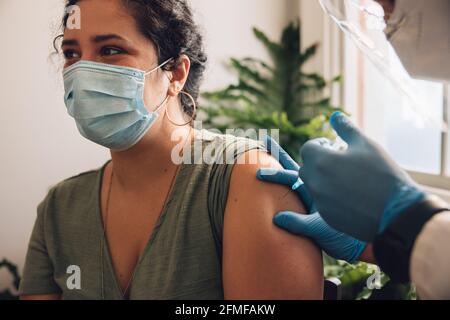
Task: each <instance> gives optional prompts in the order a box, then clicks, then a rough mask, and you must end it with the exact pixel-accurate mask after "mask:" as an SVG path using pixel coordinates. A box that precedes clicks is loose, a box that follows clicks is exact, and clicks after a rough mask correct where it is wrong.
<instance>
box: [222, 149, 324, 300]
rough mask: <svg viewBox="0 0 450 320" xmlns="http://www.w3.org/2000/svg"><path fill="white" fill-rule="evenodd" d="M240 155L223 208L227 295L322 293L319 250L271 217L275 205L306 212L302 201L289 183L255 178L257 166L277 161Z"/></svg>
mask: <svg viewBox="0 0 450 320" xmlns="http://www.w3.org/2000/svg"><path fill="white" fill-rule="evenodd" d="M255 157H256V159H257V160H256V161H254V159H255ZM240 160H241V161H238V164H236V165H235V167H234V169H233V173H232V177H231V184H230V190H229V196H228V202H227V207H226V211H225V222H224V261H223V262H224V287H225V294H226V297H227V298H237V299H241V298H243V299H246V298H249V299H253V298H257V299H259V298H261V299H320V298H322V290H323V269H322V257H321V252H320V250H319V249H318V248H317V247H316V246H315V245H314V243H313V242H312V241H311V240H309V239H306V238H302V237H298V236H293V235H291V234H289V233H287V232H285V231H283V230H280V229H279V228H277V227H276V226H275V225H274V224H273V222H272V219H273V217H274V215H275V214H276V213H277V212H279V211H295V212H303V213H304V212H305V209H304V206H303V204H302V203H301V201H300V200H299V199H298V197H297V196H296V195H295V194H294V193H293V192H291V190H290V189H289V188H288V187H285V186H280V185H274V184H268V183H263V182H261V181H259V180H258V179H257V178H256V172H257V170H258V169H259V168H260V167H269V168H281V166H280V165H279V164H278V162H277V161H276V160H275V159H274V158H272V157H271V156H270V155H268V154H267V153H265V152H261V151H257V150H254V151H249V152H247V153H246V154H244V155H243V156H242V157H241V159H240ZM243 160H247V161H243ZM236 279H239V281H236Z"/></svg>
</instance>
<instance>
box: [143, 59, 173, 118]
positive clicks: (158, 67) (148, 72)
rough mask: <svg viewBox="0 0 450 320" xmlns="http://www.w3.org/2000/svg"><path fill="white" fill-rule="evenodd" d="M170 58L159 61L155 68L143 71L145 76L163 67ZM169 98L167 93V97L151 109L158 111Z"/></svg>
mask: <svg viewBox="0 0 450 320" xmlns="http://www.w3.org/2000/svg"><path fill="white" fill-rule="evenodd" d="M172 60H173V58H170V59H167V60H166V61H164V62H163V63H161V64H160V65H159V66H157V67H155V68H153V69H151V70H149V71H147V72H145V73H144V76H145V77H147V76H148V75H150V74H152V73H153V72H155V71H156V70H158V69H160V68H162V67H164V66H165V65H166V64H168V63H169V62H171V61H172ZM169 98H170V97H169V95H167V97H166V98H165V99H164V101H163V102H162V103H161V104H160V105H158V106H157V107H156V109H155V111H153V112H156V113H158V112H159V111H160V110H161V109H162V107H164V105H165V104H166V103H167V101H169Z"/></svg>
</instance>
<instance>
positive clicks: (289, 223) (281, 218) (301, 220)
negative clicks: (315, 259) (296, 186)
mask: <svg viewBox="0 0 450 320" xmlns="http://www.w3.org/2000/svg"><path fill="white" fill-rule="evenodd" d="M312 217H313V216H311V215H302V214H299V213H295V212H291V211H284V212H280V213H278V214H277V215H276V216H275V217H274V218H273V223H274V224H275V225H277V226H278V227H280V228H282V229H284V230H286V231H288V232H290V233H293V234H296V235H303V236H306V237H311V238H314V236H316V235H315V232H314V231H315V228H314V227H315V225H314V224H315V221H316V220H315V219H311V218H312Z"/></svg>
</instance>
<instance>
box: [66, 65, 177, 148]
mask: <svg viewBox="0 0 450 320" xmlns="http://www.w3.org/2000/svg"><path fill="white" fill-rule="evenodd" d="M171 60H172V59H169V60H167V61H166V62H164V63H163V64H161V65H159V66H158V67H156V68H154V69H152V70H150V71H147V72H145V71H142V70H138V69H133V68H127V67H120V66H115V65H109V64H103V63H97V62H91V61H79V62H77V63H75V64H74V65H72V66H70V67H68V68H66V69H65V70H64V73H63V77H64V88H65V95H64V101H65V104H66V107H67V110H68V113H69V114H70V116H72V117H73V118H74V119H75V122H76V124H77V127H78V130H79V131H80V133H81V135H82V136H83V137H85V138H86V139H88V140H90V141H92V142H95V143H97V144H99V145H101V146H104V147H106V148H109V149H111V150H114V151H124V150H127V149H129V148H131V147H132V146H134V145H135V144H136V143H138V142H139V141H140V140H141V139H142V138H143V137H144V136H145V134H146V133H147V132H148V130H149V129H150V128H151V127H152V125H153V124H154V123H155V122H156V120H157V119H158V112H159V111H160V110H161V109H162V107H163V106H164V105H165V104H166V102H167V100H168V98H169V96H167V97H166V99H165V100H164V101H163V103H161V104H160V105H159V106H158V107H157V108H156V110H155V111H153V112H149V111H148V110H147V108H146V107H145V104H144V83H145V77H146V76H148V75H149V74H151V73H153V72H155V71H156V70H158V69H159V68H161V67H163V66H164V65H165V64H167V63H168V62H170V61H171Z"/></svg>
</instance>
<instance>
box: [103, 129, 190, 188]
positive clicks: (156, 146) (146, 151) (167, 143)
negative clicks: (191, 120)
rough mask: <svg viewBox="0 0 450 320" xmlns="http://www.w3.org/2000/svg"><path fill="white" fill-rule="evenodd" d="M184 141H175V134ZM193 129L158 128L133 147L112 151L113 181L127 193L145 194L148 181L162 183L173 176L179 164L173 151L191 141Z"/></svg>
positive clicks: (150, 131)
mask: <svg viewBox="0 0 450 320" xmlns="http://www.w3.org/2000/svg"><path fill="white" fill-rule="evenodd" d="M174 130H177V137H180V136H181V137H183V138H182V140H181V141H180V140H178V141H172V132H174ZM192 137H193V129H192V128H190V127H189V126H186V127H183V128H178V127H174V126H168V125H162V124H161V125H160V126H157V125H155V126H154V127H152V128H151V129H150V130H149V132H148V133H147V135H146V136H145V137H144V138H143V139H142V140H141V141H140V142H139V143H137V144H136V145H135V146H134V147H132V148H130V149H129V150H126V151H123V152H111V157H112V170H113V172H114V179H115V180H116V183H118V185H119V187H120V188H121V189H123V190H126V191H127V192H136V193H139V192H140V191H144V190H145V189H146V188H148V185H149V181H161V179H166V178H169V177H172V176H173V174H174V172H176V169H177V165H176V164H175V163H174V161H172V150H174V148H175V147H176V146H179V145H180V143H181V144H183V145H185V144H189V143H190V142H191V141H192Z"/></svg>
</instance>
